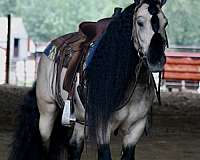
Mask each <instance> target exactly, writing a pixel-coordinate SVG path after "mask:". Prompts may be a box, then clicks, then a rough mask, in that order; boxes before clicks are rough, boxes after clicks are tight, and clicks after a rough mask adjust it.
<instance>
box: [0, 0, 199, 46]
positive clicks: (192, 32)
mask: <svg viewBox="0 0 200 160" xmlns="http://www.w3.org/2000/svg"><path fill="white" fill-rule="evenodd" d="M130 3H132V0H123V1H122V0H101V1H99V0H92V1H89V0H59V1H55V0H48V1H43V0H1V1H0V15H1V16H3V15H4V16H5V15H7V14H9V13H12V14H13V16H21V17H23V19H24V22H25V25H26V28H27V30H28V33H29V35H30V36H31V37H32V38H33V39H34V40H35V41H49V40H51V39H53V38H55V37H57V36H60V35H63V34H66V33H69V32H74V31H77V30H78V24H79V23H80V22H82V21H97V20H98V19H101V18H104V17H109V16H111V15H112V14H113V8H115V7H123V8H124V7H126V6H128V5H129V4H130ZM199 8H200V3H199V0H192V1H188V0H176V1H173V0H168V1H167V3H166V6H165V8H164V10H165V12H166V15H167V17H168V20H169V26H168V28H167V31H168V36H169V40H170V44H171V45H200V16H199V15H200V12H199Z"/></svg>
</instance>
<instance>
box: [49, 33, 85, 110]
mask: <svg viewBox="0 0 200 160" xmlns="http://www.w3.org/2000/svg"><path fill="white" fill-rule="evenodd" d="M88 47H89V44H88V42H87V37H86V36H85V35H84V34H83V33H81V32H74V33H69V34H66V35H64V36H61V37H59V38H57V39H55V40H53V41H52V42H51V43H50V44H49V46H48V47H47V49H46V50H45V53H46V55H47V56H48V57H49V58H50V59H51V60H53V61H54V73H53V74H54V75H55V77H54V78H53V80H52V84H51V87H53V82H54V81H55V85H56V86H55V95H56V101H57V103H58V105H59V107H60V108H61V109H62V108H63V107H64V100H63V99H62V97H61V87H60V78H61V72H62V69H63V67H65V68H67V71H66V74H65V78H64V82H63V89H64V90H66V91H67V92H69V97H68V99H70V96H71V94H72V92H73V86H74V81H75V77H76V73H77V72H80V73H81V70H82V68H81V66H82V65H81V63H83V59H85V55H86V52H87V50H88ZM56 65H57V67H56ZM52 89H53V88H52Z"/></svg>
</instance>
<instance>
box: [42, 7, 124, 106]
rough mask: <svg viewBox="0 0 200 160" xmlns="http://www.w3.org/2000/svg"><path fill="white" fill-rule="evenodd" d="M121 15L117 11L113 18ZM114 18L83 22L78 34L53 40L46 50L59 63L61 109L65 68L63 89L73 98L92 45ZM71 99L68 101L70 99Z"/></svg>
mask: <svg viewBox="0 0 200 160" xmlns="http://www.w3.org/2000/svg"><path fill="white" fill-rule="evenodd" d="M119 13H121V8H120V9H119V8H117V9H115V12H114V14H113V17H114V16H116V15H119ZM113 17H112V18H113ZM112 18H104V19H101V20H99V21H97V22H82V23H81V24H80V25H79V30H78V32H74V33H69V34H66V35H64V36H61V37H59V38H57V39H55V40H53V41H52V42H51V43H50V45H49V46H48V47H47V49H46V50H45V51H46V52H44V53H45V54H46V55H47V56H48V57H49V58H51V59H53V60H54V62H55V63H57V68H56V70H57V72H56V86H55V88H56V90H55V94H56V99H57V102H58V105H59V106H60V108H63V107H64V101H63V99H62V97H61V95H60V93H61V92H60V90H61V88H60V76H61V71H62V69H63V67H66V68H67V71H66V74H65V77H64V82H63V89H64V90H66V91H67V92H68V93H69V97H73V91H74V89H73V88H74V86H75V82H76V74H77V73H81V74H82V73H83V64H84V61H85V58H86V56H87V52H88V49H89V47H90V44H91V43H92V42H94V41H96V40H97V39H98V38H99V37H100V36H102V34H103V33H104V32H105V31H106V29H107V27H108V26H109V24H110V22H111V20H112ZM69 97H68V99H70V98H69Z"/></svg>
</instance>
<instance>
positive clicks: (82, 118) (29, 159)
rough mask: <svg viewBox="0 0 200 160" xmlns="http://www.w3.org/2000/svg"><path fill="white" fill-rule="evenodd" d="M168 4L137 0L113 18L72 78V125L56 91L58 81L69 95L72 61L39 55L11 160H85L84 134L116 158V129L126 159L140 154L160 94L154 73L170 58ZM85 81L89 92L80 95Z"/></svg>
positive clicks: (102, 153) (106, 159)
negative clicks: (64, 123)
mask: <svg viewBox="0 0 200 160" xmlns="http://www.w3.org/2000/svg"><path fill="white" fill-rule="evenodd" d="M165 3H166V0H135V1H134V3H133V4H131V5H130V6H128V7H127V8H125V9H124V10H123V11H122V12H121V13H120V14H119V15H118V16H117V17H115V18H113V19H112V20H111V21H110V23H109V24H108V26H107V28H106V31H105V32H104V33H103V35H102V36H101V37H100V39H98V45H96V47H95V49H94V54H92V58H90V61H88V59H86V60H85V59H84V63H79V65H80V64H81V65H83V66H84V65H85V63H86V64H87V65H86V67H82V68H84V70H83V71H84V72H83V73H82V74H81V73H76V76H75V79H76V80H75V81H73V83H74V85H73V86H74V87H72V88H73V89H72V90H73V98H72V100H71V102H73V110H74V111H73V113H74V114H73V116H74V117H75V120H74V123H73V125H72V126H73V127H71V126H70V127H64V126H62V125H61V121H62V118H61V117H62V109H60V107H59V102H60V101H59V100H58V99H57V98H58V96H57V94H56V90H57V87H60V92H58V93H59V97H61V98H62V99H63V100H67V99H68V97H69V95H70V94H71V93H70V92H69V91H66V90H64V89H63V88H62V86H63V83H65V80H66V79H65V78H66V76H65V75H66V72H67V70H68V69H69V68H64V67H63V68H62V69H61V70H58V68H59V64H58V63H55V62H54V61H52V60H51V59H50V58H49V57H48V56H47V55H46V54H43V55H42V56H41V59H40V63H39V67H38V74H37V80H36V83H35V85H34V86H33V88H32V90H31V91H29V92H28V94H27V96H26V97H25V102H24V104H23V105H22V107H21V113H20V115H19V117H20V122H19V127H18V129H17V131H16V135H15V139H14V143H13V147H12V149H11V153H10V156H9V160H25V159H26V160H33V159H39V160H40V159H62V158H68V159H69V160H80V159H81V154H82V152H83V148H84V140H85V137H86V136H88V137H91V138H92V140H94V142H95V144H97V151H98V160H111V159H112V156H111V151H110V146H109V144H110V137H111V133H112V132H114V133H115V134H120V135H121V136H122V156H121V160H133V159H135V147H136V144H137V142H138V141H139V139H140V137H141V136H142V134H143V132H144V130H145V126H146V123H147V116H148V112H149V110H150V108H151V106H152V104H153V101H154V98H155V97H156V89H155V82H154V79H153V76H152V72H162V71H163V68H164V64H165V61H166V57H165V54H164V51H165V47H166V46H167V35H166V30H165V28H166V26H167V24H168V23H167V18H166V17H165V15H164V13H163V11H162V7H163V5H164V4H165ZM94 43H95V42H94ZM51 49H52V48H51ZM88 57H91V56H90V55H89V56H88ZM85 61H86V62H85ZM58 71H59V72H60V77H59V79H57V78H55V74H57V72H58ZM56 84H58V85H56ZM79 88H81V89H80V90H83V91H84V94H83V96H82V98H81V96H80V94H79ZM81 99H83V100H84V102H83V100H81ZM61 102H62V101H61ZM66 146H67V148H68V149H67V157H66V155H65V154H64V152H62V154H60V155H56V156H52V155H51V154H52V152H54V153H56V152H59V150H60V149H62V147H66ZM59 153H60V152H59ZM63 155H64V156H63ZM52 157H53V158H52Z"/></svg>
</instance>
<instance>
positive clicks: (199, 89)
mask: <svg viewBox="0 0 200 160" xmlns="http://www.w3.org/2000/svg"><path fill="white" fill-rule="evenodd" d="M197 92H198V93H200V81H199V88H198V90H197Z"/></svg>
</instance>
